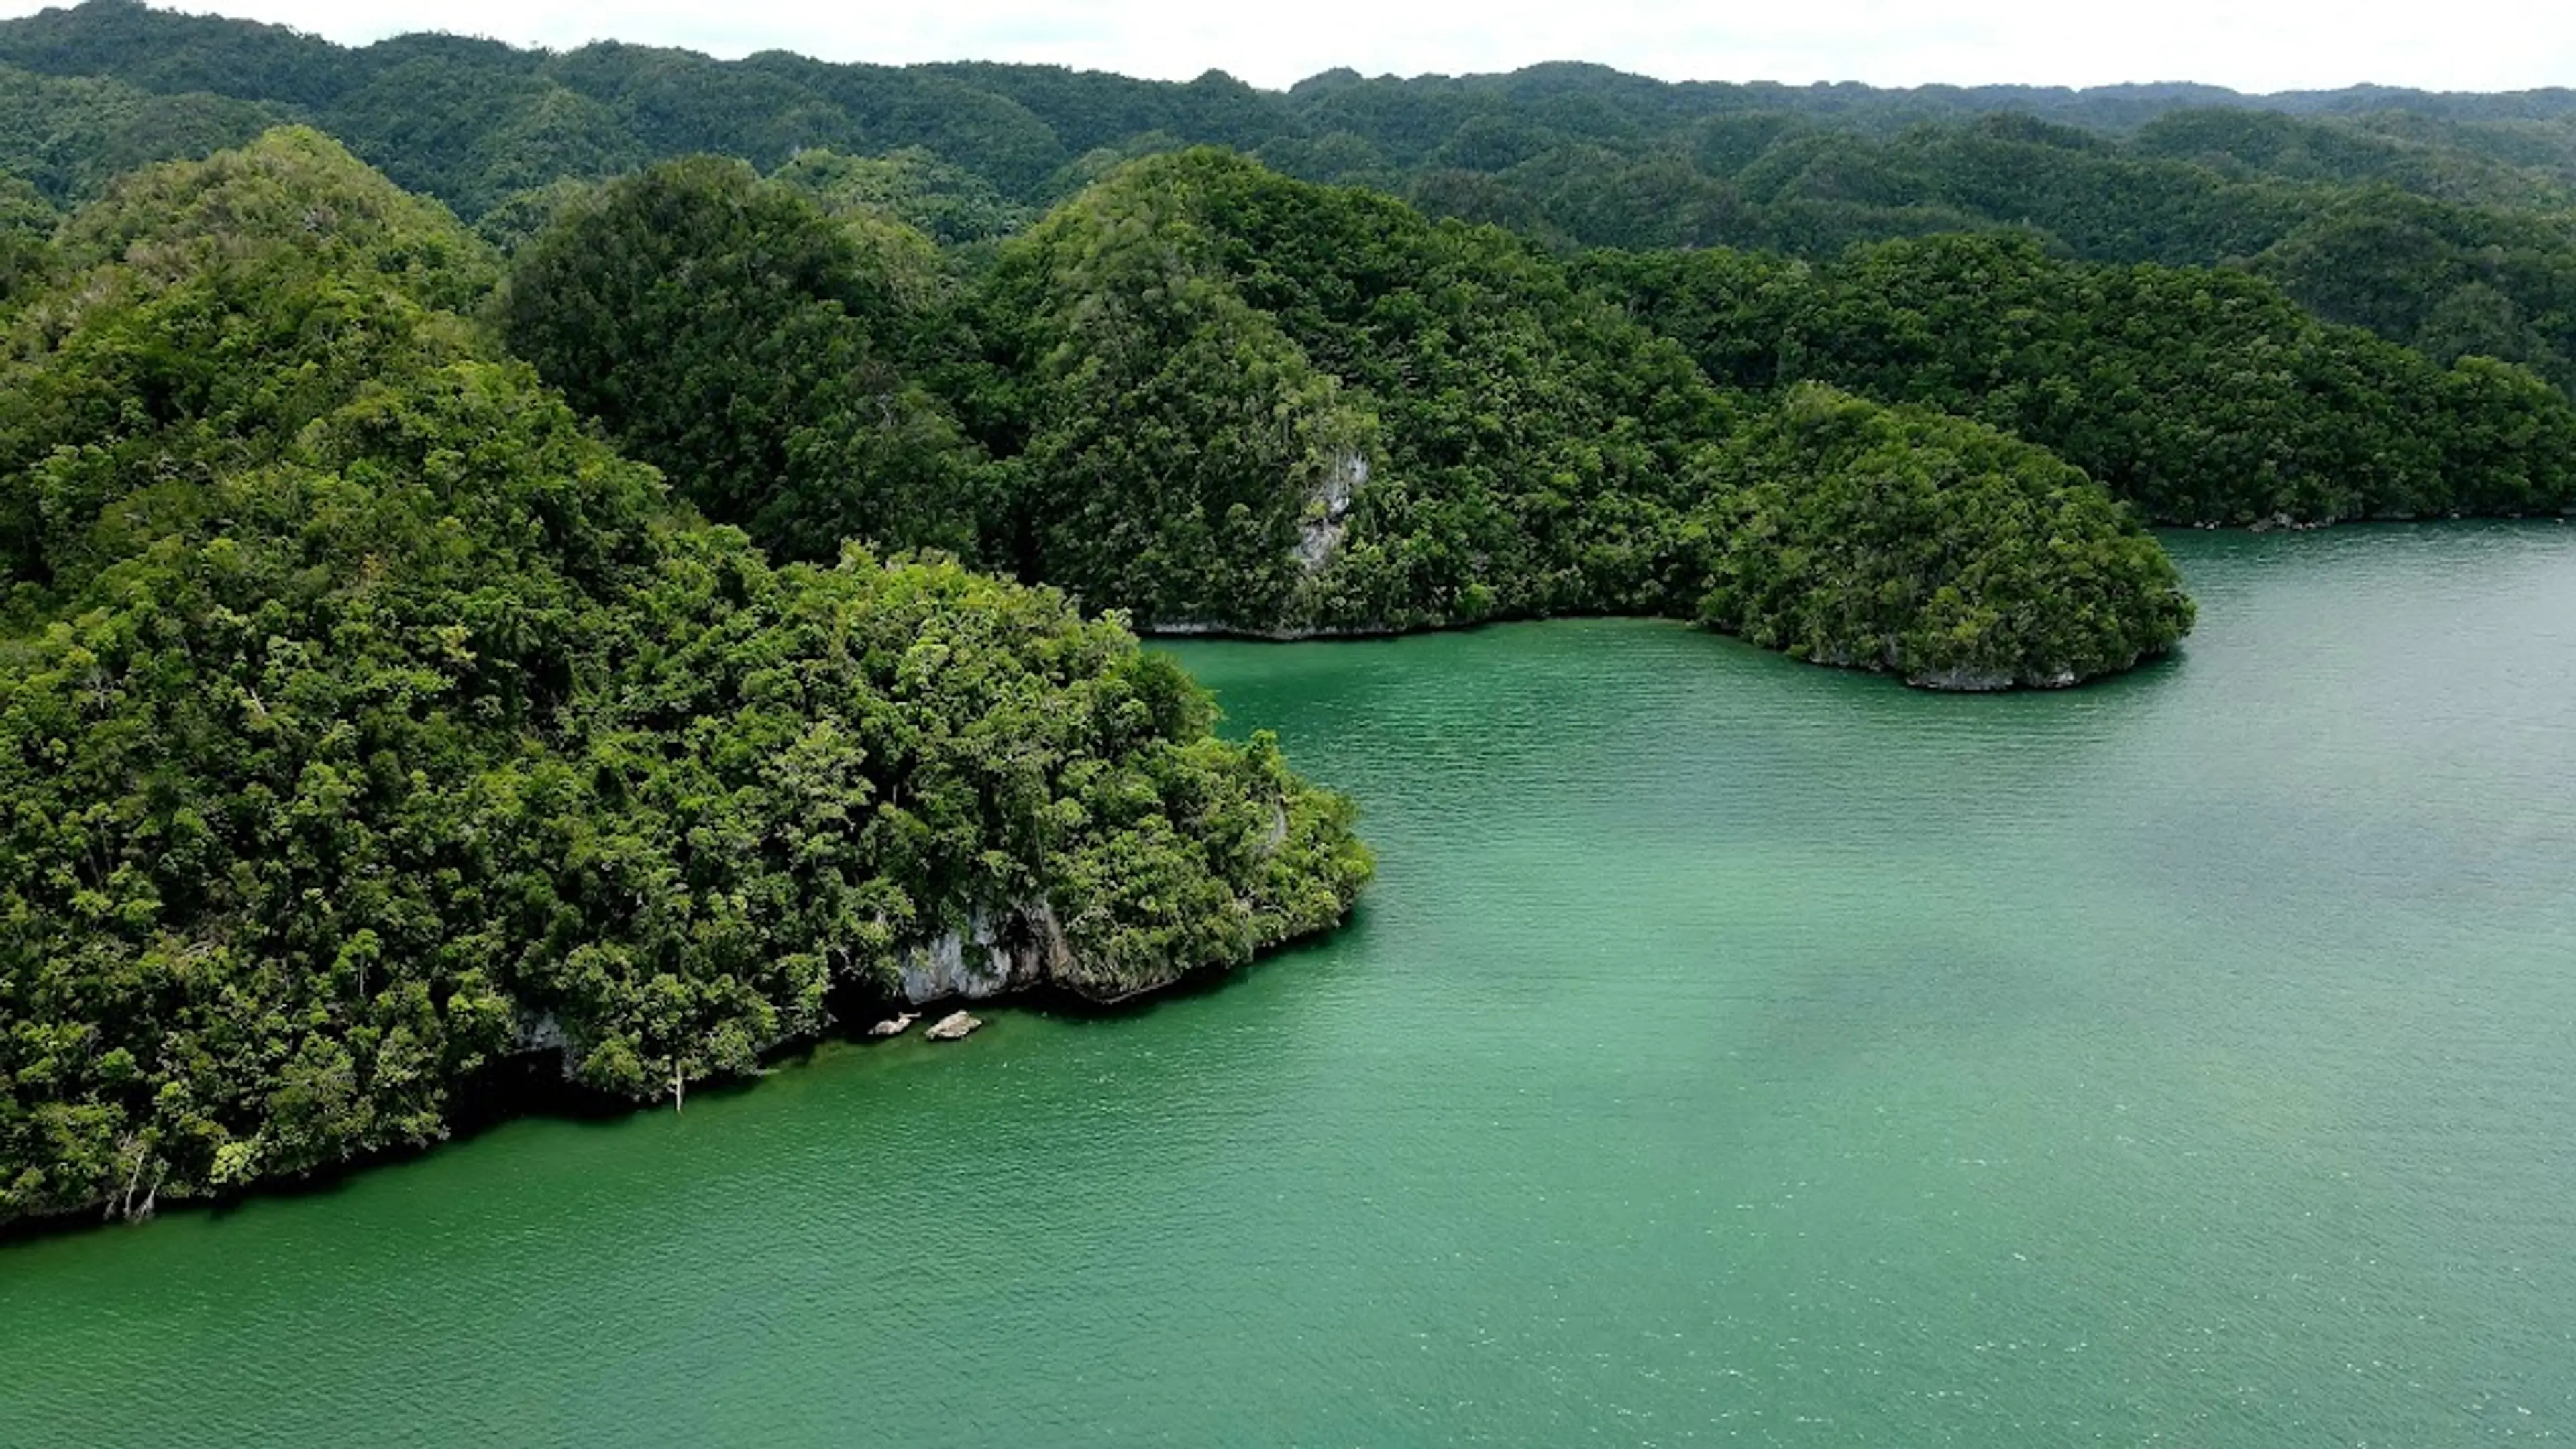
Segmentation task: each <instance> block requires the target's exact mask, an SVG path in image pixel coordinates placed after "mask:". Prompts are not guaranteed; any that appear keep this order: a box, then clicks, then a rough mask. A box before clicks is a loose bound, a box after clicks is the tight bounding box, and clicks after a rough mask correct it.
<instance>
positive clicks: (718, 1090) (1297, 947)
mask: <svg viewBox="0 0 2576 1449" xmlns="http://www.w3.org/2000/svg"><path fill="white" fill-rule="evenodd" d="M1361 915H1362V909H1360V908H1355V909H1354V910H1353V911H1352V913H1351V915H1350V916H1348V917H1345V918H1344V920H1343V922H1342V924H1341V925H1339V926H1337V927H1335V928H1333V929H1332V930H1327V931H1320V932H1317V933H1315V934H1314V935H1311V936H1308V937H1305V938H1303V939H1300V940H1296V941H1291V942H1289V943H1287V944H1285V945H1282V946H1278V947H1275V948H1273V949H1271V950H1269V951H1265V952H1263V953H1262V954H1261V955H1260V956H1258V957H1256V958H1255V959H1254V960H1252V961H1250V962H1248V963H1246V964H1244V965H1242V966H1238V967H1235V968H1233V969H1231V970H1225V971H1199V972H1195V973H1193V974H1191V975H1189V976H1185V977H1183V978H1182V979H1181V980H1180V981H1178V982H1175V983H1174V984H1172V985H1170V986H1167V987H1164V988H1162V989H1160V990H1157V991H1151V992H1147V993H1144V994H1142V995H1139V996H1133V997H1129V998H1126V999H1124V1000H1120V1001H1096V1000H1093V999H1091V998H1088V997H1084V996H1080V995H1077V994H1075V993H1073V992H1071V991H1067V990H1064V989H1062V988H1058V987H1042V988H1039V989H1037V990H1033V991H1023V992H1017V993H1014V994H1012V995H1009V996H1003V997H994V998H990V999H987V1000H984V1001H969V1000H965V999H963V998H955V997H952V998H948V999H945V1000H941V1001H933V1002H924V1003H916V1004H911V1005H906V1004H904V1003H902V1002H900V1001H897V1000H894V999H892V998H889V997H887V996H885V995H884V994H882V993H881V992H879V991H876V990H873V989H871V988H868V987H866V986H862V985H858V984H854V983H843V984H841V985H839V986H836V987H835V988H834V989H833V991H832V993H831V995H830V996H829V997H827V998H826V1005H827V1009H828V1010H829V1011H830V1012H831V1015H832V1022H831V1025H829V1026H828V1027H826V1028H825V1029H824V1030H822V1031H821V1032H818V1033H816V1034H815V1035H814V1036H811V1037H807V1038H801V1039H799V1040H796V1041H793V1042H787V1043H782V1044H781V1045H779V1046H777V1047H775V1048H772V1049H771V1050H770V1051H768V1052H766V1053H764V1054H763V1055H762V1058H761V1065H760V1067H759V1069H758V1070H756V1071H753V1072H748V1073H745V1074H743V1075H741V1076H734V1077H724V1078H719V1079H715V1080H711V1081H705V1082H696V1083H692V1084H690V1087H689V1090H688V1100H690V1101H724V1100H727V1099H730V1098H734V1097H738V1096H742V1095H744V1094H746V1093H749V1092H754V1091H757V1090H758V1089H759V1088H760V1086H761V1084H762V1083H763V1081H764V1080H765V1079H767V1078H768V1077H770V1076H772V1075H774V1074H776V1073H778V1072H782V1071H795V1070H799V1069H802V1068H804V1067H807V1066H810V1065H811V1064H812V1063H813V1061H814V1060H815V1058H816V1056H817V1055H818V1054H819V1053H820V1052H822V1051H823V1050H824V1049H826V1048H830V1047H849V1046H857V1047H862V1048H867V1047H878V1046H886V1045H891V1044H892V1043H893V1042H895V1041H898V1040H902V1039H903V1038H897V1037H876V1036H871V1035H870V1034H869V1031H868V1028H869V1027H870V1026H871V1025H873V1024H874V1023H876V1022H879V1021H883V1020H885V1019H886V1018H887V1017H888V1016H891V1015H893V1014H895V1013H897V1012H903V1011H910V1012H916V1013H918V1014H919V1015H920V1016H921V1022H919V1023H916V1024H915V1026H914V1028H913V1029H912V1031H911V1032H909V1033H907V1034H906V1035H907V1036H912V1035H917V1034H918V1032H919V1030H920V1027H921V1026H922V1025H925V1024H927V1023H929V1022H931V1021H935V1020H937V1019H938V1018H939V1017H940V1016H942V1015H944V1014H946V1013H947V1012H950V1011H956V1010H972V1009H976V1008H979V1007H981V1008H990V1009H1006V1010H1010V1011H1015V1012H1022V1013H1026V1014H1028V1015H1031V1016H1036V1017H1039V1018H1041V1019H1044V1020H1047V1021H1052V1022H1061V1023H1067V1024H1086V1023H1097V1024H1102V1025H1109V1024H1114V1023H1121V1022H1131V1021H1138V1020H1143V1019H1145V1018H1148V1017H1150V1016H1152V1015H1154V1014H1155V1013H1157V1012H1159V1011H1162V1010H1164V1009H1166V1008H1167V1007H1176V1006H1178V1005H1180V1004H1181V1003H1184V1002H1190V1001H1196V1000H1200V999H1202V998H1210V997H1214V996H1216V995H1217V994H1218V993H1220V992H1224V991H1229V990H1233V989H1236V988H1238V987H1240V986H1242V985H1243V984H1244V982H1245V981H1246V980H1247V979H1248V978H1250V977H1251V976H1252V975H1254V974H1255V973H1256V972H1259V971H1261V970H1262V969H1263V968H1265V967H1268V966H1271V965H1273V964H1274V963H1277V962H1280V961H1283V960H1286V959H1289V958H1293V957H1297V956H1302V955H1305V954H1307V953H1310V952H1313V951H1317V950H1320V949H1322V947H1323V945H1324V943H1325V941H1326V940H1327V938H1329V937H1332V936H1334V935H1337V934H1339V933H1340V932H1342V931H1346V930H1350V929H1352V928H1353V927H1354V926H1356V925H1357V924H1358V922H1359V919H1360V917H1361ZM452 1101H453V1107H452V1110H451V1111H450V1113H449V1122H448V1130H447V1132H446V1133H445V1134H444V1135H443V1136H441V1137H439V1138H437V1139H436V1140H434V1141H430V1142H426V1143H422V1144H419V1145H417V1146H396V1147H388V1148H384V1149H381V1150H379V1151H375V1152H368V1153H362V1154H360V1155H358V1156H355V1157H351V1158H349V1159H347V1160H345V1161H341V1162H333V1163H326V1164H323V1165H321V1166H318V1167H315V1168H313V1169H311V1170H310V1171H307V1172H304V1173H300V1174H298V1175H296V1176H293V1177H279V1178H266V1179H262V1180H261V1181H259V1182H257V1183H254V1184H250V1185H247V1186H245V1187H242V1188H239V1189H236V1190H234V1191H230V1192H226V1193H223V1194H221V1195H219V1196H216V1197H211V1198H192V1199H187V1200H184V1201H178V1202H172V1203H168V1204H165V1205H163V1206H162V1207H160V1208H159V1209H158V1210H157V1211H156V1212H155V1213H154V1214H153V1218H161V1217H173V1218H178V1217H190V1216H203V1217H208V1218H212V1219H214V1220H218V1221H220V1220H222V1219H224V1218H227V1217H230V1216H232V1215H233V1214H234V1213H237V1212H239V1211H241V1210H242V1209H243V1208H244V1207H247V1206H249V1205H250V1204H252V1203H253V1202H259V1201H293V1200H296V1199H304V1198H324V1197H330V1196H333V1195H335V1194H338V1193H340V1192H342V1191H345V1190H346V1189H347V1188H348V1187H349V1186H350V1185H351V1184H352V1183H353V1182H355V1181H357V1180H358V1179H359V1178H360V1177H362V1176H364V1175H366V1174H369V1173H373V1172H377V1171H382V1170H387V1169H393V1168H399V1167H401V1166H402V1165H404V1164H406V1163H411V1162H416V1161H418V1160H420V1159H421V1158H422V1157H425V1156H427V1155H428V1154H430V1153H432V1152H436V1151H439V1150H441V1149H444V1148H450V1147H457V1146H462V1145H464V1144H466V1143H470V1142H472V1141H473V1140H475V1139H476V1138H478V1137H482V1136H485V1135H486V1134H488V1133H491V1132H493V1131H495V1130H497V1129H499V1128H501V1127H505V1126H507V1125H509V1124H511V1123H513V1122H522V1121H544V1122H558V1123H572V1124H577V1125H585V1126H606V1125H609V1124H611V1123H616V1122H622V1121H626V1120H629V1119H631V1118H634V1117H637V1116H640V1115H642V1114H644V1113H646V1112H657V1111H668V1110H670V1104H669V1102H668V1100H667V1099H664V1100H661V1101H655V1102H637V1101H634V1100H632V1099H629V1098H625V1097H620V1096H616V1095H614V1094H611V1093H608V1092H602V1091H599V1090H597V1089H595V1088H592V1087H586V1086H584V1085H582V1084H581V1083H580V1082H578V1081H575V1080H572V1079H571V1078H569V1077H567V1076H565V1075H564V1068H563V1064H562V1059H561V1058H560V1057H558V1056H556V1055H553V1054H551V1053H530V1054H527V1055H524V1056H517V1057H512V1058H510V1059H509V1060H508V1061H506V1062H504V1063H502V1064H500V1065H498V1066H496V1067H493V1068H490V1069H488V1070H486V1071H484V1072H481V1073H478V1074H476V1075H475V1076H473V1077H471V1078H468V1079H466V1080H465V1081H464V1082H461V1083H459V1084H458V1086H457V1088H456V1090H455V1095H454V1097H453V1099H452ZM684 1110H685V1109H684ZM151 1220H152V1219H143V1220H141V1221H144V1222H148V1221H151ZM139 1225H140V1223H138V1222H124V1221H120V1220H119V1219H117V1218H116V1217H115V1216H114V1215H113V1214H101V1213H98V1212H96V1211H94V1210H83V1211H80V1212H72V1213H62V1214H57V1215H54V1216H51V1217H41V1218H22V1219H19V1220H17V1221H15V1222H9V1223H0V1251H5V1250H7V1249H9V1248H13V1247H17V1246H21V1245H24V1244H29V1243H34V1242H39V1241H43V1240H46V1239H53V1238H63V1237H69V1236H72V1235H75V1234H80V1233H88V1232H94V1231H97V1230H99V1229H101V1228H107V1227H131V1226H139Z"/></svg>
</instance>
